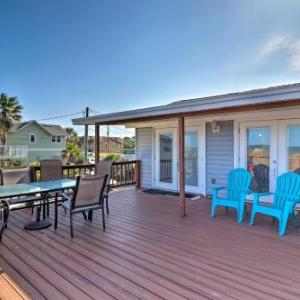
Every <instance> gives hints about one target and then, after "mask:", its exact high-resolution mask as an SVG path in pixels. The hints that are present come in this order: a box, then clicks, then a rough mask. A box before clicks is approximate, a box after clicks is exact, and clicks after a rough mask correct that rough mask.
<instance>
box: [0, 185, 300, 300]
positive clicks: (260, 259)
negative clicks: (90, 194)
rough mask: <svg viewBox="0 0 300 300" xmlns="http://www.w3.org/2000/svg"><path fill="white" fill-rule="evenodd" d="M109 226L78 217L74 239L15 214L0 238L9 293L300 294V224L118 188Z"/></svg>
mask: <svg viewBox="0 0 300 300" xmlns="http://www.w3.org/2000/svg"><path fill="white" fill-rule="evenodd" d="M110 204H111V205H110V207H111V214H110V215H109V217H108V218H107V230H106V232H103V231H102V229H101V222H100V221H101V220H100V216H99V215H97V216H96V217H95V219H94V221H93V223H92V224H89V223H84V221H83V218H82V217H81V216H78V217H77V219H76V222H75V238H74V239H73V240H71V238H70V232H69V223H68V218H67V217H66V216H65V215H64V213H63V211H62V210H61V211H60V218H59V226H58V229H57V231H54V229H53V228H52V227H51V228H49V229H46V230H43V231H39V232H33V231H31V232H29V231H24V230H23V225H24V223H26V222H27V221H28V220H29V219H30V217H31V214H30V212H29V211H18V212H13V213H12V214H11V218H10V222H9V228H8V230H6V232H5V233H4V237H3V243H2V244H1V245H0V267H1V272H0V286H1V288H0V298H1V299H22V298H27V299H44V298H48V299H56V300H57V299H66V298H69V299H71V298H72V299H81V300H82V299H91V298H93V299H151V300H152V299H162V298H163V299H172V300H173V299H300V231H296V230H294V229H293V228H292V227H290V228H289V230H288V233H287V236H286V237H284V238H278V236H277V233H276V229H275V227H274V226H271V225H270V221H269V220H267V219H264V218H258V219H257V225H256V226H254V227H250V226H249V225H248V221H247V220H246V222H245V224H244V225H238V224H236V222H235V220H234V218H233V217H234V213H233V212H229V213H228V214H226V213H225V212H224V210H222V209H221V210H219V211H218V215H217V217H216V218H215V219H214V220H210V219H209V208H210V202H209V200H199V201H191V202H188V203H187V210H186V211H187V217H186V218H180V217H179V210H178V201H176V198H171V197H163V196H156V195H155V196H153V195H149V194H145V193H143V192H139V191H135V190H126V191H122V192H115V193H113V194H111V199H110Z"/></svg>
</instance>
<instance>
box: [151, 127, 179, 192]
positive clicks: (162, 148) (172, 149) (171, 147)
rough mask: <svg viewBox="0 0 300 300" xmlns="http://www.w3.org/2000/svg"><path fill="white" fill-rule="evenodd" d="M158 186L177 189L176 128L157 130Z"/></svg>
mask: <svg viewBox="0 0 300 300" xmlns="http://www.w3.org/2000/svg"><path fill="white" fill-rule="evenodd" d="M155 178H156V184H155V185H156V186H157V187H160V188H163V189H169V190H176V189H177V137H176V129H160V130H157V131H156V176H155Z"/></svg>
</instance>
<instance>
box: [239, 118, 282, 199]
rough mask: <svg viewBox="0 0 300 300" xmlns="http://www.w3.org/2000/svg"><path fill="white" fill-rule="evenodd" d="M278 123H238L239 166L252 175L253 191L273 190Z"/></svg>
mask: <svg viewBox="0 0 300 300" xmlns="http://www.w3.org/2000/svg"><path fill="white" fill-rule="evenodd" d="M277 150H278V124H277V122H276V121H266V122H247V123H241V124H240V166H241V167H244V168H246V169H247V170H248V171H249V172H250V173H251V174H252V176H253V178H252V183H251V189H252V191H254V192H261V193H263V192H273V191H274V190H275V185H276V178H277V174H278V151H277Z"/></svg>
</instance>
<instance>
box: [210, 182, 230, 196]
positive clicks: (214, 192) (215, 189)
mask: <svg viewBox="0 0 300 300" xmlns="http://www.w3.org/2000/svg"><path fill="white" fill-rule="evenodd" d="M226 189H227V187H226V186H225V185H224V186H217V187H214V188H213V189H212V193H213V197H217V196H218V192H219V191H221V190H226Z"/></svg>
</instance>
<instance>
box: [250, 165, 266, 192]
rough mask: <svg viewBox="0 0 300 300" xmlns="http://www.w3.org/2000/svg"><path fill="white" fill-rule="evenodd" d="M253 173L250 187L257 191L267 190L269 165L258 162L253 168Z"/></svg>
mask: <svg viewBox="0 0 300 300" xmlns="http://www.w3.org/2000/svg"><path fill="white" fill-rule="evenodd" d="M253 175H254V177H253V182H252V185H251V189H252V190H253V191H255V192H257V193H265V192H269V167H268V166H266V165H264V164H258V165H256V166H255V167H254V168H253Z"/></svg>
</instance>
